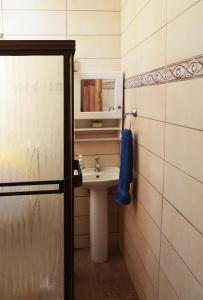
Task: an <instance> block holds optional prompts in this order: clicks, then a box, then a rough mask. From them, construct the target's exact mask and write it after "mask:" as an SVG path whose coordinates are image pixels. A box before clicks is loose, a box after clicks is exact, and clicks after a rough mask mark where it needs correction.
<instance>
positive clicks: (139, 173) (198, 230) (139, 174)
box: [136, 170, 203, 236]
mask: <svg viewBox="0 0 203 300" xmlns="http://www.w3.org/2000/svg"><path fill="white" fill-rule="evenodd" d="M136 172H137V173H138V176H141V177H143V178H144V180H146V182H147V183H148V184H149V185H150V186H151V187H152V188H153V189H154V190H155V191H156V192H158V193H159V195H160V196H161V197H162V199H163V200H165V201H167V202H168V203H169V204H170V205H171V206H172V207H173V208H174V209H175V210H176V211H177V213H178V214H180V215H181V216H182V217H183V218H184V219H185V221H187V222H188V223H189V224H190V225H191V226H192V227H193V228H194V229H195V230H196V231H197V232H198V233H199V234H200V235H201V236H203V233H202V232H201V230H200V229H198V228H197V227H196V226H195V225H194V224H193V223H192V222H191V221H190V220H189V219H188V218H187V217H186V216H185V215H184V214H183V213H182V212H181V211H180V210H179V209H178V208H177V207H176V206H174V204H173V203H171V202H170V200H169V199H167V198H166V196H165V195H164V194H161V193H160V192H159V191H158V190H157V189H156V187H155V186H154V185H153V184H152V183H151V182H150V181H149V180H148V179H147V178H146V177H145V176H144V175H143V174H142V173H141V172H140V171H138V170H136ZM138 201H139V200H138ZM139 203H141V202H140V201H139ZM142 207H143V208H144V209H145V207H144V206H143V205H142ZM145 210H146V212H147V213H148V215H149V216H150V218H151V219H152V220H153V222H154V223H155V224H156V226H158V224H157V223H156V221H155V220H154V219H153V217H152V216H151V215H150V213H149V212H148V211H147V209H145ZM162 213H163V208H162ZM158 228H159V230H160V231H161V232H162V226H161V228H160V227H159V226H158Z"/></svg>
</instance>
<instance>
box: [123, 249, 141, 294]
mask: <svg viewBox="0 0 203 300" xmlns="http://www.w3.org/2000/svg"><path fill="white" fill-rule="evenodd" d="M121 246H122V245H121ZM120 248H121V247H120ZM124 252H125V253H126V254H127V255H126V254H125V253H124ZM121 253H122V256H123V259H124V262H125V264H126V266H127V263H126V259H125V257H126V256H128V260H129V261H130V262H131V263H132V266H133V271H134V272H133V273H135V274H136V281H137V282H138V283H139V288H140V290H141V292H142V294H143V295H144V297H145V299H147V296H146V294H145V290H144V289H143V287H142V284H141V283H140V279H139V277H138V275H137V270H136V267H135V266H134V263H133V259H132V258H131V256H130V254H129V251H128V249H127V247H125V246H124V247H122V249H121ZM127 270H128V267H127ZM128 273H129V271H128ZM129 275H130V273H129ZM130 278H131V275H130ZM131 280H132V282H133V286H134V288H135V291H136V293H137V290H136V285H137V283H136V285H135V283H134V281H133V279H132V278H131ZM137 295H138V293H137Z"/></svg>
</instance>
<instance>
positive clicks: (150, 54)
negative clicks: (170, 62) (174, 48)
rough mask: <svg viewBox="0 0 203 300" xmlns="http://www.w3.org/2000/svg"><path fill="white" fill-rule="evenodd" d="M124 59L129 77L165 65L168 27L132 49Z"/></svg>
mask: <svg viewBox="0 0 203 300" xmlns="http://www.w3.org/2000/svg"><path fill="white" fill-rule="evenodd" d="M123 59H124V60H125V64H126V67H125V74H126V77H127V78H128V77H130V76H134V75H136V74H140V73H144V72H147V71H150V70H153V69H156V68H158V67H161V66H164V65H165V63H166V28H163V29H162V30H160V31H158V32H157V33H155V34H154V35H153V36H152V37H150V38H149V39H147V40H146V41H145V42H144V43H142V44H141V45H139V46H137V47H136V48H135V49H133V50H132V51H130V52H129V53H128V54H127V55H126V57H124V58H123Z"/></svg>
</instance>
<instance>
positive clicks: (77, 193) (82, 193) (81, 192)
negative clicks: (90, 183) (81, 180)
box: [74, 186, 89, 197]
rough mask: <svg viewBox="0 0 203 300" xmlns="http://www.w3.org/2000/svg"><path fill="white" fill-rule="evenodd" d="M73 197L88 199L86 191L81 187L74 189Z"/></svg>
mask: <svg viewBox="0 0 203 300" xmlns="http://www.w3.org/2000/svg"><path fill="white" fill-rule="evenodd" d="M74 196H75V197H88V196H89V192H88V189H84V188H83V187H82V186H81V187H78V188H74Z"/></svg>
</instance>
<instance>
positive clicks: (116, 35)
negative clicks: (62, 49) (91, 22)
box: [68, 33, 121, 37]
mask: <svg viewBox="0 0 203 300" xmlns="http://www.w3.org/2000/svg"><path fill="white" fill-rule="evenodd" d="M68 35H70V36H77V37H98V36H104V37H107V36H108V37H112V36H113V37H120V36H121V35H120V34H118V33H111V34H110V33H106V34H105V33H98V34H95V33H93V34H90V33H89V34H88V33H85V34H80V33H69V34H68Z"/></svg>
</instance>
